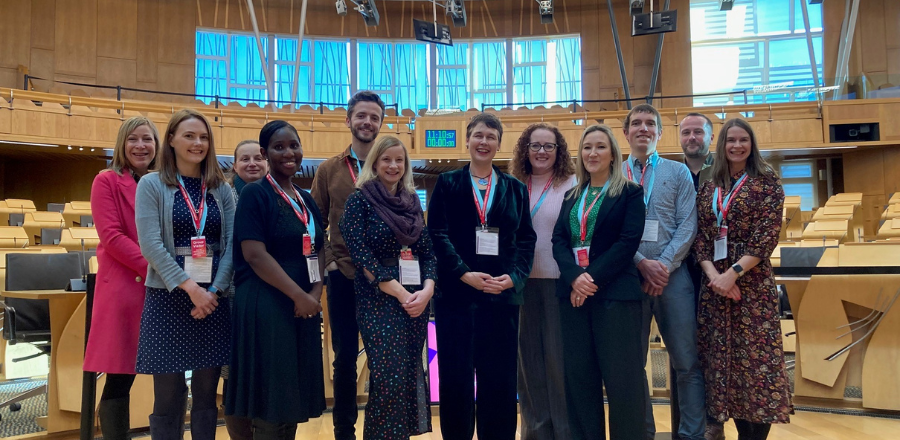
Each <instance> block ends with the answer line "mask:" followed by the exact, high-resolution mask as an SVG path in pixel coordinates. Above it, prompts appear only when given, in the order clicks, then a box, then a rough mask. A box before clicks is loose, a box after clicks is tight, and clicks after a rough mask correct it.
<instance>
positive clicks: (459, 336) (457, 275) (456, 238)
mask: <svg viewBox="0 0 900 440" xmlns="http://www.w3.org/2000/svg"><path fill="white" fill-rule="evenodd" d="M466 131H467V133H466V143H467V146H468V148H469V153H470V155H471V157H472V162H471V164H470V165H469V166H466V167H464V168H463V169H461V170H457V171H453V172H449V173H444V174H442V175H441V176H440V177H439V178H438V182H437V185H436V186H435V188H434V193H433V194H432V197H431V204H430V205H429V209H428V228H429V231H430V233H431V238H432V241H433V242H434V253H435V255H436V256H437V262H438V282H437V287H438V289H440V292H441V297H440V298H437V299H435V300H434V304H435V308H434V309H435V324H436V326H437V345H438V352H439V355H438V366H439V369H440V385H439V389H440V400H441V431H442V434H443V437H444V439H447V440H455V439H466V440H471V439H472V436H473V434H474V433H475V429H476V426H475V423H473V422H475V419H477V431H478V438H484V439H497V440H513V439H514V438H515V435H516V418H517V415H516V355H517V347H518V345H517V336H518V329H519V325H518V324H519V305H521V304H522V289H523V288H524V286H525V281H526V280H527V279H528V274H529V273H530V272H531V263H532V259H533V257H534V243H535V241H536V240H537V236H536V235H535V233H534V230H533V229H532V227H531V215H530V213H529V210H528V190H527V189H526V187H525V185H524V184H523V183H521V182H519V181H518V180H516V179H514V178H512V177H510V176H508V175H506V174H503V173H502V172H500V170H499V169H498V168H496V167H493V166H492V165H491V161H492V160H493V158H494V155H495V154H496V153H497V150H498V149H499V148H500V137H501V136H502V133H503V126H502V125H501V124H500V120H499V119H497V117H496V116H494V115H492V114H490V113H482V114H479V115H477V116H475V117H474V118H473V119H472V121H471V122H470V123H469V126H468V127H467V129H466ZM485 199H488V200H487V203H485ZM476 200H477V203H478V204H479V205H478V206H484V205H487V208H486V209H484V210H485V211H486V214H485V215H484V216H482V213H481V211H480V210H479V208H477V207H476ZM485 224H486V226H487V227H488V228H498V229H499V231H498V233H499V236H497V237H495V238H497V239H498V244H497V246H496V251H495V252H490V253H495V255H486V254H485V255H479V253H478V252H477V249H476V246H477V245H476V229H478V230H479V231H480V230H481V229H482V226H483V225H485ZM483 251H484V250H483ZM482 253H485V252H482ZM476 371H477V373H478V406H477V408H476V406H475V389H474V388H475V373H476ZM473 414H474V415H475V418H473V417H472V415H473Z"/></svg>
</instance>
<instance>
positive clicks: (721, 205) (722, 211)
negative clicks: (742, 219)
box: [712, 173, 747, 261]
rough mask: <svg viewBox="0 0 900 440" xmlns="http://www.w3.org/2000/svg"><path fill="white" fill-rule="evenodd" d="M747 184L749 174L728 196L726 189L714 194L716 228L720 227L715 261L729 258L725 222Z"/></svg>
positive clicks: (714, 248) (714, 255)
mask: <svg viewBox="0 0 900 440" xmlns="http://www.w3.org/2000/svg"><path fill="white" fill-rule="evenodd" d="M745 183H747V173H744V175H742V176H741V178H740V179H738V180H737V182H736V183H735V184H734V186H733V187H732V188H731V191H729V192H728V194H727V195H726V194H725V188H718V187H717V188H716V190H715V191H714V192H713V200H712V210H713V214H715V216H716V226H717V227H718V231H717V232H718V234H717V235H716V240H715V245H714V247H713V261H719V260H724V259H725V258H727V257H728V225H727V224H726V223H725V220H726V219H727V217H728V211H730V210H731V204H732V203H733V202H734V199H735V198H736V197H737V195H738V193H739V192H740V191H741V188H742V187H743V186H744V184H745Z"/></svg>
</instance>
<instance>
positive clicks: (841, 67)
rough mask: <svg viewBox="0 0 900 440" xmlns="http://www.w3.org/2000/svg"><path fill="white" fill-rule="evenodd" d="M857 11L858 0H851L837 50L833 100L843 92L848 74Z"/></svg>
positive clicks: (838, 97)
mask: <svg viewBox="0 0 900 440" xmlns="http://www.w3.org/2000/svg"><path fill="white" fill-rule="evenodd" d="M858 12H859V0H853V5H852V6H851V7H850V19H849V20H848V22H847V34H846V35H844V39H843V41H841V46H840V50H839V52H838V72H839V75H838V76H837V77H836V78H835V79H834V84H835V85H836V86H838V89H837V93H835V94H834V97H833V99H834V100H835V101H837V100H838V99H840V97H841V95H843V94H844V82H845V79H846V78H847V76H848V75H849V74H850V66H849V63H850V51H852V50H853V33H854V32H856V18H857V14H858ZM845 17H846V16H845ZM863 98H865V97H863Z"/></svg>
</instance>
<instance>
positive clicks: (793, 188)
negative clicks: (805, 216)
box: [783, 183, 816, 211]
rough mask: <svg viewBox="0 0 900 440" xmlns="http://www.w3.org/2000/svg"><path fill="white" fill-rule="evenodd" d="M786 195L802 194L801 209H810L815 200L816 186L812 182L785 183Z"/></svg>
mask: <svg viewBox="0 0 900 440" xmlns="http://www.w3.org/2000/svg"><path fill="white" fill-rule="evenodd" d="M783 187H784V195H786V196H800V209H801V210H803V211H810V210H812V208H813V202H814V201H815V197H816V196H815V191H816V188H815V186H814V185H813V184H812V183H786V184H784V185H783Z"/></svg>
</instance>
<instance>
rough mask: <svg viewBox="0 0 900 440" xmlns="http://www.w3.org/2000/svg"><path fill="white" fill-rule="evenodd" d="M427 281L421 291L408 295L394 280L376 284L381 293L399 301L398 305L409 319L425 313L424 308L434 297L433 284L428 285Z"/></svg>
mask: <svg viewBox="0 0 900 440" xmlns="http://www.w3.org/2000/svg"><path fill="white" fill-rule="evenodd" d="M428 281H429V280H426V285H425V286H424V287H423V288H422V290H417V291H415V292H413V293H409V291H407V290H406V288H405V287H403V285H402V284H400V282H399V281H397V280H395V279H394V280H390V281H382V282H380V283H378V288H379V289H381V291H382V292H384V293H387V294H388V295H391V296H393V297H394V298H397V301H400V305H401V306H403V310H405V311H406V313H407V314H408V315H409V316H410V317H411V318H417V317H418V316H419V315H421V314H422V313H424V312H425V308H427V307H428V302H429V301H431V297H432V296H433V295H434V284H433V283H429V282H428Z"/></svg>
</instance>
